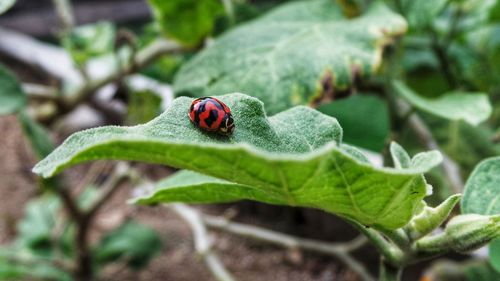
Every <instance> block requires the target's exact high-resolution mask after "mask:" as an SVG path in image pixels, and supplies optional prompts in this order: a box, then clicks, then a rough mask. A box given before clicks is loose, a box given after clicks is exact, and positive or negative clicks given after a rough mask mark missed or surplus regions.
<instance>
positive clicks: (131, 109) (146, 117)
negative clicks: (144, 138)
mask: <svg viewBox="0 0 500 281" xmlns="http://www.w3.org/2000/svg"><path fill="white" fill-rule="evenodd" d="M128 97H129V101H128V112H127V123H128V124H139V123H146V122H148V121H150V120H151V119H153V118H155V117H156V116H158V114H159V113H160V112H161V103H162V99H161V97H160V96H159V95H158V94H156V93H154V92H152V91H148V90H143V91H131V92H129V95H128Z"/></svg>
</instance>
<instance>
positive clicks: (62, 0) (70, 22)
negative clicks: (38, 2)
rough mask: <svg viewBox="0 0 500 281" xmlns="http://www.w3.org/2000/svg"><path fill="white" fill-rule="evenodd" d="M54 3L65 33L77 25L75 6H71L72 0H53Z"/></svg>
mask: <svg viewBox="0 0 500 281" xmlns="http://www.w3.org/2000/svg"><path fill="white" fill-rule="evenodd" d="M52 3H53V5H54V8H55V10H56V14H57V17H58V18H59V21H60V24H61V31H62V32H63V33H66V32H69V31H71V30H72V29H73V26H74V25H75V16H74V14H73V8H72V7H71V1H70V0H52Z"/></svg>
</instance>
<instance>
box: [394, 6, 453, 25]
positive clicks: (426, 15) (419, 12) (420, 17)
mask: <svg viewBox="0 0 500 281" xmlns="http://www.w3.org/2000/svg"><path fill="white" fill-rule="evenodd" d="M447 2H448V0H433V1H425V0H424V1H415V0H402V1H400V5H401V8H402V10H403V14H404V15H405V16H406V19H407V20H408V23H409V25H410V28H411V29H422V28H425V27H427V26H429V25H431V24H432V22H433V21H434V19H435V18H436V17H437V16H438V15H439V13H440V12H441V11H442V10H443V8H444V6H445V5H446V3H447Z"/></svg>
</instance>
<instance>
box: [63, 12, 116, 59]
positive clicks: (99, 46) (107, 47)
mask: <svg viewBox="0 0 500 281" xmlns="http://www.w3.org/2000/svg"><path fill="white" fill-rule="evenodd" d="M115 37H116V27H115V26H114V24H113V23H111V22H106V21H103V22H98V23H93V24H88V25H82V26H79V27H77V28H75V29H73V30H72V31H71V33H69V34H68V35H66V36H65V37H63V39H62V45H63V46H64V48H66V50H67V51H68V52H69V53H70V54H71V57H72V58H73V60H74V61H75V63H76V64H77V65H83V64H84V63H85V62H87V61H88V60H89V59H91V58H94V57H98V56H103V55H106V54H109V53H112V52H113V49H114V46H115Z"/></svg>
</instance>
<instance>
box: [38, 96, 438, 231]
mask: <svg viewBox="0 0 500 281" xmlns="http://www.w3.org/2000/svg"><path fill="white" fill-rule="evenodd" d="M219 98H220V99H221V100H222V101H223V102H224V103H226V104H227V105H228V106H229V107H230V108H231V110H232V112H233V117H234V120H235V125H236V130H235V132H234V133H233V135H231V136H230V137H225V136H219V135H214V134H208V133H205V132H202V131H201V130H199V129H197V128H195V127H194V126H193V125H192V124H191V123H190V121H189V118H188V114H187V111H188V108H189V106H190V104H191V102H192V99H191V98H187V97H180V98H177V99H176V100H175V101H174V102H173V104H172V105H171V106H170V107H169V108H168V109H167V110H166V111H165V112H164V113H163V114H162V115H160V116H159V117H157V118H155V119H154V120H152V121H151V122H149V123H146V124H144V125H139V126H135V127H117V126H108V127H101V128H96V129H91V130H86V131H83V132H79V133H76V134H74V135H73V136H71V137H70V138H68V139H67V140H66V141H65V142H64V143H63V144H62V145H61V146H60V147H58V148H57V149H56V150H55V151H54V152H52V153H51V154H50V155H49V156H48V157H47V158H45V159H44V160H42V161H41V162H40V163H38V164H37V166H36V167H35V168H34V171H35V172H36V173H38V174H41V175H43V176H45V177H49V176H52V175H54V174H55V173H57V172H60V171H62V170H63V169H64V168H66V167H69V166H72V165H75V164H77V163H81V162H85V161H90V160H97V159H123V160H135V161H144V162H150V163H159V164H165V165H170V166H173V167H176V168H184V169H188V170H191V171H195V172H198V173H202V174H205V175H208V176H212V177H215V178H219V179H223V180H226V181H228V182H229V183H225V182H222V183H220V182H217V181H215V180H212V179H201V180H200V179H196V177H194V176H193V177H192V179H193V180H194V181H198V183H193V182H191V183H189V182H186V181H185V180H186V178H184V183H182V184H184V185H195V184H197V185H201V184H204V183H205V182H206V183H207V184H208V182H209V181H211V184H212V186H213V187H214V190H213V191H211V192H208V191H207V192H206V193H204V194H202V195H199V196H198V199H196V200H193V201H199V202H203V203H214V202H221V201H222V202H227V201H235V200H239V199H245V198H246V199H253V200H259V201H264V202H268V203H276V204H285V205H291V206H302V207H311V208H318V209H323V210H325V211H328V212H332V213H336V214H339V215H341V216H345V217H349V218H351V219H355V220H357V221H359V222H361V223H363V224H366V225H380V226H382V227H385V228H397V227H401V226H403V225H405V224H406V223H407V222H408V220H409V219H410V218H411V217H412V215H413V213H414V209H415V206H416V205H418V203H419V202H420V201H421V200H422V198H423V197H424V196H425V192H426V183H425V180H424V179H423V177H422V173H424V172H426V171H428V170H429V169H430V168H431V167H432V165H435V164H436V163H437V162H436V161H434V160H435V159H429V160H430V161H428V163H431V165H427V166H425V165H423V164H419V165H415V166H414V167H412V168H411V169H404V170H395V169H390V168H383V169H378V168H375V167H373V166H371V165H370V164H368V163H366V162H363V161H360V160H358V159H361V158H360V157H359V155H357V153H359V152H355V151H354V148H352V147H351V148H350V149H344V148H343V147H347V146H344V145H342V144H341V136H342V129H341V127H340V125H339V124H338V122H337V120H336V119H334V118H332V117H329V116H326V115H323V114H322V113H320V112H318V111H316V110H314V109H311V108H308V107H303V106H299V107H294V108H292V109H289V110H287V111H284V112H282V113H280V114H277V115H275V116H272V117H267V116H266V115H265V113H264V108H263V105H262V103H261V102H259V101H258V100H257V99H255V98H252V97H249V96H246V95H243V94H229V95H225V96H221V97H219ZM429 155H436V156H438V157H439V154H432V153H431V154H429ZM437 160H439V159H437ZM174 180H175V178H174V179H173V180H172V181H174ZM177 180H179V178H177ZM200 181H205V182H204V183H200ZM169 184H170V183H167V185H166V186H168V185H169ZM221 185H226V187H225V188H224V189H220V190H221V191H227V190H228V188H229V187H228V186H227V185H230V186H231V187H232V188H234V192H233V193H232V195H231V196H232V197H231V198H228V196H229V195H227V194H225V192H217V191H216V189H217V188H219V187H220V186H221ZM171 186H176V187H177V188H178V187H179V184H178V183H175V182H174V183H173V184H171ZM205 188H206V187H205ZM179 190H180V191H179V192H184V189H183V190H181V189H179ZM185 190H187V188H186V189H185ZM190 190H191V191H193V192H196V190H195V189H194V188H190ZM252 192H253V195H252ZM153 196H154V195H153ZM182 196H185V198H184V199H179V197H177V198H174V199H173V200H168V199H164V200H161V201H162V202H170V201H183V202H188V201H189V200H188V199H189V196H190V195H188V194H187V193H185V194H184V195H182ZM192 196H193V198H195V197H194V196H195V195H192ZM200 196H202V198H200ZM203 196H205V197H203ZM221 198H222V199H221ZM143 199H144V198H143ZM148 200H150V201H149V202H152V201H151V200H153V199H151V198H150V199H148ZM139 201H140V200H139ZM146 201H147V200H146Z"/></svg>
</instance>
